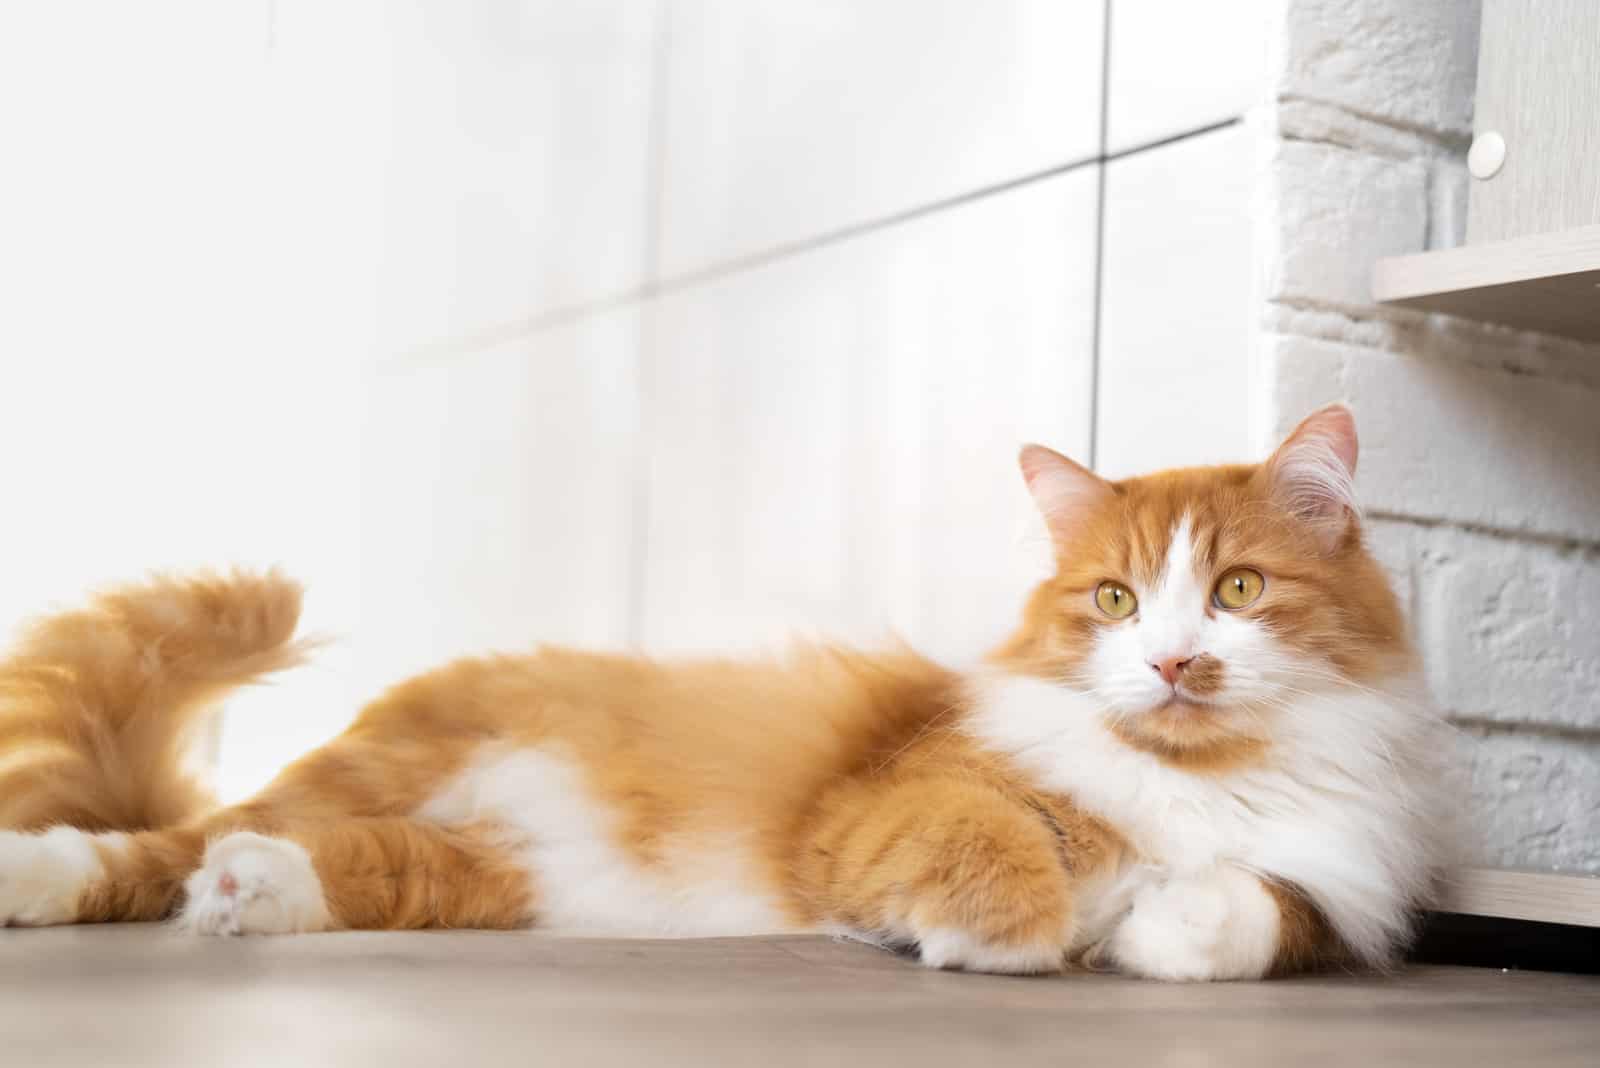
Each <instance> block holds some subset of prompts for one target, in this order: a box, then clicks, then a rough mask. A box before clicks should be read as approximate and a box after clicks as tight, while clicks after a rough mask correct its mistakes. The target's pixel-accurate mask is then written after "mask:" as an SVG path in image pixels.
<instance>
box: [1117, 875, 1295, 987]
mask: <svg viewBox="0 0 1600 1068" xmlns="http://www.w3.org/2000/svg"><path fill="white" fill-rule="evenodd" d="M1278 928H1279V913H1278V903H1277V901H1275V900H1274V899H1273V897H1272V895H1271V894H1270V893H1268V892H1267V889H1266V887H1264V886H1263V885H1262V884H1261V880H1260V879H1258V878H1256V876H1254V875H1252V874H1250V873H1249V872H1246V871H1242V870H1240V869H1238V868H1230V867H1218V868H1214V869H1212V870H1210V871H1208V872H1205V873H1202V874H1199V875H1186V876H1178V877H1174V878H1171V879H1168V880H1167V881H1165V882H1163V883H1160V884H1158V885H1154V886H1147V887H1145V888H1144V889H1142V890H1140V891H1139V893H1138V894H1137V895H1135V897H1134V899H1133V907H1132V909H1131V910H1130V911H1129V912H1128V915H1127V917H1126V918H1124V919H1123V921H1122V923H1121V925H1119V926H1118V928H1117V930H1116V932H1115V933H1114V934H1113V935H1112V937H1111V945H1110V951H1111V958H1112V960H1113V961H1114V962H1115V963H1116V965H1117V967H1118V968H1120V969H1121V970H1122V971H1125V972H1128V973H1129V974H1132V975H1139V976H1144V977H1146V978H1150V979H1167V980H1173V981H1187V982H1196V981H1204V980H1213V979H1260V978H1262V977H1263V976H1265V975H1266V974H1267V972H1268V971H1269V970H1270V969H1271V967H1272V962H1273V959H1274V957H1275V956H1276V955H1277V950H1278Z"/></svg>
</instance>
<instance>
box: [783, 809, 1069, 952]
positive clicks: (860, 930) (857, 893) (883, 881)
mask: <svg viewBox="0 0 1600 1068" xmlns="http://www.w3.org/2000/svg"><path fill="white" fill-rule="evenodd" d="M799 867H800V874H801V877H802V879H803V881H804V883H805V885H806V886H807V894H808V896H809V897H811V899H812V901H813V902H814V903H815V904H816V905H817V906H818V911H819V912H820V913H821V914H822V916H823V918H825V919H826V920H827V921H828V922H831V923H832V924H835V925H837V926H842V927H845V928H848V929H849V930H851V931H853V932H855V933H857V934H859V935H861V936H863V937H865V938H867V939H868V940H870V941H875V942H889V943H899V944H906V943H914V944H915V945H916V947H917V951H918V953H919V954H920V955H921V958H922V961H923V963H924V964H927V965H928V966H929V967H934V968H957V969H962V970H966V971H979V972H1000V973H1007V974H1032V973H1037V972H1053V971H1059V970H1060V969H1061V968H1062V966H1063V962H1064V960H1063V959H1064V955H1065V950H1066V946H1067V943H1068V942H1069V941H1070V936H1071V933H1072V921H1073V911H1072V893H1071V884H1070V881H1069V876H1068V871H1067V868H1066V865H1065V863H1064V862H1063V856H1062V844H1061V841H1060V839H1059V837H1058V835H1057V834H1055V833H1053V832H1052V830H1051V829H1050V827H1049V826H1048V825H1047V823H1046V821H1044V820H1042V819H1041V818H1040V817H1039V814H1038V813H1036V812H1033V811H1032V810H1030V809H1028V808H1027V807H1025V806H1023V805H1020V804H1018V803H1016V802H1015V801H1013V800H1012V799H1011V798H1009V797H1007V796H1005V795H1004V794H1003V793H1001V792H1000V791H999V790H996V789H993V788H991V787H989V786H987V785H985V784H983V783H981V782H978V781H973V780H970V779H943V778H929V779H913V780H910V781H899V782H896V783H892V784H882V783H855V784H850V785H848V786H847V787H845V788H842V789H839V790H836V791H834V794H833V796H831V797H830V798H829V799H828V800H827V802H826V803H825V804H824V806H823V812H822V817H821V819H819V821H818V823H817V824H816V826H815V827H814V828H813V832H812V834H811V835H810V836H809V837H808V841H807V845H806V848H805V850H804V852H803V855H802V857H801V863H800V866H799Z"/></svg>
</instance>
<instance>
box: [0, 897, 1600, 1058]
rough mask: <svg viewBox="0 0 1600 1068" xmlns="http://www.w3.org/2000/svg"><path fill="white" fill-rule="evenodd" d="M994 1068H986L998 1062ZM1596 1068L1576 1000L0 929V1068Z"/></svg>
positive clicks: (568, 946) (781, 955) (744, 953)
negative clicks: (858, 1066) (1163, 1067)
mask: <svg viewBox="0 0 1600 1068" xmlns="http://www.w3.org/2000/svg"><path fill="white" fill-rule="evenodd" d="M1002 1057H1004V1059H1001V1058H1002ZM852 1062H854V1063H871V1064H874V1065H878V1066H884V1065H894V1064H916V1065H918V1066H919V1068H930V1066H938V1065H957V1064H959V1065H975V1064H981V1065H996V1066H1004V1068H1011V1066H1013V1065H1021V1064H1051V1065H1061V1064H1075V1063H1095V1064H1136V1063H1160V1064H1173V1065H1211V1064H1217V1065H1237V1066H1250V1065H1293V1066H1295V1068H1309V1066H1312V1065H1320V1064H1328V1065H1339V1066H1340V1068H1349V1066H1351V1065H1366V1064H1413V1065H1461V1064H1503V1065H1518V1066H1523V1065H1529V1066H1537V1065H1585V1066H1590V1065H1595V1064H1600V978H1583V977H1575V976H1564V975H1551V974H1541V973H1537V972H1500V971H1498V970H1473V969H1459V968H1414V969H1412V970H1409V971H1407V972H1405V973H1403V974H1401V975H1398V976H1395V977H1392V978H1387V979H1374V978H1356V977H1350V976H1330V977H1323V978H1315V979H1299V980H1283V981H1276V982H1267V983H1235V984H1217V985H1209V986H1169V985H1162V984H1157V983H1140V982H1133V981H1130V980H1125V979H1121V978H1117V977H1113V976H1102V975H1075V976H1065V977H1055V978H1045V979H1005V978H997V977H991V976H978V975H958V974H950V973H937V972H929V971H926V970H924V969H922V968H920V967H918V966H917V965H915V964H913V963H912V962H910V961H907V960H904V959H901V958H898V957H894V956H891V955H890V954H887V953H884V952H881V951H878V950H874V949H871V948H868V947H865V946H859V945H849V944H841V943H835V942H830V941H827V940H825V939H817V938H760V939H718V940H707V941H683V942H629V941H612V940H581V939H565V938H557V937H551V936H548V935H532V934H524V935H504V934H482V933H449V934H444V933H433V934H334V935H312V936H299V937H290V938H257V939H239V940H232V941H223V940H209V939H208V940H193V939H185V938H183V937H180V936H178V935H175V934H172V933H169V932H168V931H166V930H165V929H162V928H156V927H82V928H57V929H52V930H39V931H24V930H0V1064H5V1065H8V1066H9V1065H16V1066H18V1068H22V1066H29V1068H44V1066H47V1065H161V1066H163V1068H166V1066H173V1065H183V1064H204V1065H229V1066H230V1068H233V1066H250V1065H294V1066H303V1068H311V1066H316V1065H327V1064H359V1065H368V1064H370V1065H382V1066H384V1068H397V1066H402V1065H428V1066H430V1068H433V1066H438V1068H448V1066H457V1065H463V1066H464V1065H475V1064H518V1065H540V1064H560V1065H580V1064H581V1065H639V1064H675V1065H697V1066H698V1065H717V1064H752V1065H754V1064H760V1065H763V1066H765V1065H789V1064H794V1065H799V1064H810V1065H834V1064H846V1063H852Z"/></svg>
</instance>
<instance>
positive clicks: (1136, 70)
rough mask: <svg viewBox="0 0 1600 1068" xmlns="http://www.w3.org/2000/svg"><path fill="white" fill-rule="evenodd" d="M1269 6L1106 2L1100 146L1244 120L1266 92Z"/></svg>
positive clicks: (1259, 1)
mask: <svg viewBox="0 0 1600 1068" xmlns="http://www.w3.org/2000/svg"><path fill="white" fill-rule="evenodd" d="M1274 6H1275V5H1273V4H1272V3H1270V2H1269V0H1231V2H1229V3H1225V4H1206V3H1183V2H1179V3H1174V2H1173V0H1112V2H1111V56H1110V67H1111V69H1110V72H1109V82H1108V89H1109V94H1108V96H1109V106H1108V108H1107V110H1106V139H1107V147H1108V148H1109V150H1110V151H1112V152H1120V151H1123V150H1125V149H1128V148H1131V147H1133V146H1135V145H1139V144H1143V143H1146V142H1149V141H1156V140H1159V139H1161V138H1163V137H1172V136H1174V135H1176V134H1181V133H1184V132H1186V131H1189V130H1194V129H1198V128H1199V127H1202V126H1207V125H1209V124H1211V123H1215V122H1220V121H1221V120H1223V119H1230V118H1236V117H1237V116H1240V115H1243V114H1244V113H1245V112H1246V111H1247V110H1248V109H1249V108H1250V107H1251V105H1253V104H1255V103H1256V102H1257V100H1258V99H1259V98H1260V96H1261V93H1262V91H1263V89H1264V88H1265V79H1266V65H1267V62H1266V55H1267V32H1268V19H1269V15H1270V9H1271V8H1272V7H1274Z"/></svg>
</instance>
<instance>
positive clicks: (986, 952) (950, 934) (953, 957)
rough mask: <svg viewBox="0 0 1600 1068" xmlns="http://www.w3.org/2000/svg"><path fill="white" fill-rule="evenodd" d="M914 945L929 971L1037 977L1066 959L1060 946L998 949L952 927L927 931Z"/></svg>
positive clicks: (1038, 945)
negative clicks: (938, 969)
mask: <svg viewBox="0 0 1600 1068" xmlns="http://www.w3.org/2000/svg"><path fill="white" fill-rule="evenodd" d="M917 942H918V944H919V945H920V946H921V947H922V963H924V964H926V965H927V966H928V967H930V968H950V969H957V970H960V971H965V972H991V973H994V974H997V975H1037V974H1039V973H1040V972H1058V971H1060V970H1061V965H1062V963H1063V961H1064V960H1065V950H1064V947H1063V946H1062V945H1061V944H1060V943H1050V944H1037V945H1026V946H997V945H994V944H993V943H989V942H982V941H979V940H978V939H976V938H974V937H973V936H972V935H970V934H968V933H967V932H966V931H961V930H956V929H954V928H945V927H936V928H930V929H928V930H926V931H923V932H922V933H921V934H920V935H919V936H918V939H917Z"/></svg>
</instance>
